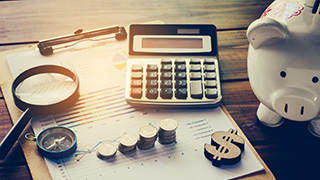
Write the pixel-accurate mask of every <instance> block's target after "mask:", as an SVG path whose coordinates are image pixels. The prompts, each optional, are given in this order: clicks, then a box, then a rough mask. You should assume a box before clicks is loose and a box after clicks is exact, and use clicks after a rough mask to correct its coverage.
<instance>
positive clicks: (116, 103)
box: [32, 86, 263, 179]
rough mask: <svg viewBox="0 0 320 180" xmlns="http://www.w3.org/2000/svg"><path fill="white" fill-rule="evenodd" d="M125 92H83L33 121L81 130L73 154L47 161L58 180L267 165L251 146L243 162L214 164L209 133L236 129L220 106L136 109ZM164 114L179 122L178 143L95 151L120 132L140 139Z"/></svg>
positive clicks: (37, 125)
mask: <svg viewBox="0 0 320 180" xmlns="http://www.w3.org/2000/svg"><path fill="white" fill-rule="evenodd" d="M123 91H124V89H123V88H122V87H120V86H115V87H110V88H106V89H101V90H97V91H94V92H92V93H87V94H83V95H81V97H80V99H79V101H78V102H77V104H76V106H74V107H73V108H72V109H70V110H69V111H68V112H66V113H63V114H59V115H54V116H51V117H45V118H41V117H40V118H37V119H34V120H32V125H33V127H34V129H38V131H40V129H44V128H46V127H47V126H52V125H57V126H64V127H69V128H71V129H72V130H73V131H75V132H76V134H77V137H78V149H77V151H76V153H75V154H74V155H72V157H69V158H66V159H62V160H59V161H51V160H46V161H47V164H48V167H49V169H50V172H51V175H52V177H53V178H54V179H62V178H63V179H100V178H101V179H105V178H117V179H121V178H130V179H140V178H142V177H143V178H147V177H148V178H151V179H164V178H182V177H183V176H185V178H186V179H190V178H191V179H194V178H201V177H213V179H214V177H216V178H219V179H221V178H222V179H225V178H232V177H236V176H239V174H238V171H239V169H241V170H243V172H246V173H249V172H254V171H258V170H261V169H262V168H263V167H262V166H261V164H260V163H259V161H258V160H257V159H256V158H255V156H254V155H253V153H252V152H251V151H249V148H247V149H248V150H247V151H246V152H245V153H244V154H243V155H242V156H243V157H242V161H241V163H239V164H237V165H234V166H230V167H228V168H227V169H224V168H215V167H213V166H212V165H211V163H210V161H208V160H206V158H205V157H204V155H203V145H204V143H210V136H211V134H212V133H213V132H214V131H216V130H228V129H229V128H232V124H231V123H230V121H229V120H228V119H227V117H226V116H225V114H224V113H223V112H222V111H221V110H220V108H217V109H206V110H199V109H198V110H175V111H173V110H163V109H162V110H161V109H148V110H146V109H135V108H133V107H131V106H129V105H127V104H126V102H125V101H124V98H123V95H124V92H123ZM165 118H172V119H175V120H176V121H177V122H178V123H179V127H178V129H177V132H176V134H177V139H176V142H175V143H171V144H169V145H162V144H160V143H159V142H156V143H155V146H154V147H153V148H151V149H149V150H140V149H137V150H136V151H135V152H134V153H130V154H125V155H124V154H122V153H121V152H119V151H118V152H117V153H116V155H115V157H113V158H112V159H110V160H101V159H99V158H97V156H96V150H97V148H98V147H99V145H101V144H102V143H111V144H114V145H115V146H117V145H118V139H119V137H121V136H122V135H124V134H126V133H130V134H134V135H136V136H137V137H138V132H139V129H140V128H141V127H142V126H145V125H151V126H154V127H156V128H158V126H159V122H160V121H161V120H162V119H165ZM248 163H250V164H249V165H246V164H248ZM232 168H234V170H235V171H234V172H233V170H232ZM182 172H183V173H182ZM195 172H197V173H195Z"/></svg>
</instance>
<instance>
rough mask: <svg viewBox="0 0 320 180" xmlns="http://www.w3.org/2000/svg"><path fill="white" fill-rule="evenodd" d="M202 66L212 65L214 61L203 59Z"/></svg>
mask: <svg viewBox="0 0 320 180" xmlns="http://www.w3.org/2000/svg"><path fill="white" fill-rule="evenodd" d="M203 64H214V59H211V58H209V59H205V60H204V62H203Z"/></svg>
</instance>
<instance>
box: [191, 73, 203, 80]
mask: <svg viewBox="0 0 320 180" xmlns="http://www.w3.org/2000/svg"><path fill="white" fill-rule="evenodd" d="M190 79H192V80H200V79H201V73H200V72H191V73H190Z"/></svg>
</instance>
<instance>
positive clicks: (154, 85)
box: [146, 79, 158, 88]
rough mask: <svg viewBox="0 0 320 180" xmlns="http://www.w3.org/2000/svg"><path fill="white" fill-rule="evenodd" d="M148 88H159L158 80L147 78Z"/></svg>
mask: <svg viewBox="0 0 320 180" xmlns="http://www.w3.org/2000/svg"><path fill="white" fill-rule="evenodd" d="M146 87H147V88H157V87H158V80H155V79H153V80H147V84H146Z"/></svg>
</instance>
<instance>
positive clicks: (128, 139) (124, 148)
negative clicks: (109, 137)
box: [118, 134, 138, 154]
mask: <svg viewBox="0 0 320 180" xmlns="http://www.w3.org/2000/svg"><path fill="white" fill-rule="evenodd" d="M137 142H138V138H137V137H136V136H135V135H133V134H124V135H122V136H121V137H120V139H119V145H118V149H119V151H120V152H122V153H123V154H128V153H131V152H134V151H135V150H136V146H137Z"/></svg>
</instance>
